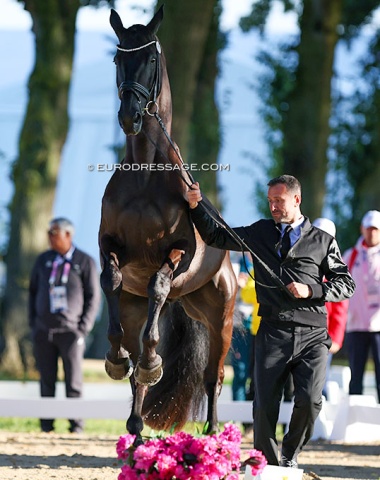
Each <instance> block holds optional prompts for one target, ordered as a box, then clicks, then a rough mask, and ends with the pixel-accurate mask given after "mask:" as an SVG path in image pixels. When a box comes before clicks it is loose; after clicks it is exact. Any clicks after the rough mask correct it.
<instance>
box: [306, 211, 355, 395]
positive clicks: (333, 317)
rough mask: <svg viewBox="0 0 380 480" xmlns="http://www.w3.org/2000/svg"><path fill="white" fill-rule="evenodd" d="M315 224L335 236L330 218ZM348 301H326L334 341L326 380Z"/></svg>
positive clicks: (339, 342)
mask: <svg viewBox="0 0 380 480" xmlns="http://www.w3.org/2000/svg"><path fill="white" fill-rule="evenodd" d="M313 225H314V226H315V227H318V228H320V229H321V230H324V231H325V232H327V233H329V234H330V235H331V236H332V237H335V234H336V228H335V224H334V222H333V221H331V220H329V219H328V218H317V219H316V220H314V222H313ZM348 303H349V300H343V301H342V302H334V303H333V302H326V304H325V305H326V309H327V330H328V332H329V335H330V337H331V341H332V344H331V347H330V351H329V359H328V362H327V371H326V382H327V381H328V379H329V370H330V365H331V361H332V357H333V355H334V354H335V353H337V352H339V350H340V349H341V348H342V345H343V340H344V332H345V330H346V323H347V312H348ZM323 395H324V396H325V398H326V399H328V395H327V389H326V384H325V386H324V388H323Z"/></svg>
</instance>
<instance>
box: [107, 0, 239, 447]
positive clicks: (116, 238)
mask: <svg viewBox="0 0 380 480" xmlns="http://www.w3.org/2000/svg"><path fill="white" fill-rule="evenodd" d="M162 18H163V9H162V7H161V8H160V9H159V10H158V11H157V13H156V14H155V15H154V17H153V18H152V20H151V21H150V22H149V23H148V25H146V26H144V25H133V26H132V27H130V28H128V29H125V28H124V27H123V24H122V21H121V19H120V17H119V15H118V14H117V13H116V12H115V11H114V10H112V11H111V18H110V23H111V25H112V28H113V29H114V31H115V33H116V35H117V37H118V39H119V44H118V46H117V53H116V56H115V60H114V61H115V64H116V68H117V75H116V81H117V87H118V92H119V97H120V110H119V113H118V118H119V123H120V126H121V128H122V129H123V131H124V133H125V134H126V135H127V148H126V156H125V159H124V160H123V162H122V164H121V168H120V169H119V170H116V171H115V173H114V174H113V176H112V178H111V179H110V181H109V183H108V185H107V187H106V190H105V193H104V196H103V201H102V218H101V224H100V231H99V246H100V254H101V261H102V268H103V270H102V273H101V285H102V288H103V291H104V293H105V296H106V299H107V303H108V312H109V328H108V339H109V341H110V344H111V347H110V350H109V351H108V353H107V355H106V371H107V373H108V375H109V376H110V377H111V378H113V379H122V378H125V377H128V376H131V386H132V393H133V404H132V412H131V415H130V417H129V419H128V421H127V429H128V431H129V432H130V433H133V434H136V435H137V438H136V441H140V440H141V430H142V429H143V419H144V422H145V423H147V424H148V425H150V426H151V427H152V428H155V429H160V430H162V429H164V430H167V429H169V428H173V427H174V428H175V429H177V430H178V429H180V428H181V427H183V425H184V424H185V423H186V421H187V420H188V419H190V417H191V414H193V415H194V413H196V411H197V408H198V407H199V406H200V405H201V402H202V400H203V398H204V395H205V393H206V394H207V397H208V408H207V422H208V424H207V425H208V427H207V430H208V431H214V430H217V422H218V420H217V398H218V396H219V394H220V391H221V388H222V384H223V379H224V360H225V357H226V355H227V352H228V349H229V346H230V341H231V335H232V316H233V308H234V301H235V295H236V279H235V275H234V272H233V270H232V267H231V263H230V260H229V255H228V253H226V252H224V251H220V250H217V249H214V248H210V247H208V246H206V245H205V244H204V243H203V241H202V240H201V238H200V236H199V235H198V233H197V232H196V230H195V229H194V226H193V224H192V222H191V219H190V215H189V208H188V204H187V202H186V201H185V200H184V193H185V191H186V188H187V186H186V182H185V181H184V180H185V177H186V172H184V171H183V170H182V161H181V158H180V155H179V151H178V149H177V148H176V147H175V146H174V144H173V143H172V142H171V140H170V131H171V122H172V106H171V93H170V85H169V80H168V75H167V71H166V62H165V57H164V54H163V52H162V50H161V46H160V43H159V41H158V39H157V37H156V32H157V30H158V28H159V26H160V24H161V21H162ZM165 130H166V134H164V132H165ZM145 322H146V325H145V328H144V330H143V327H144V324H145ZM142 331H143V335H142V339H141V332H142ZM140 345H142V347H141V346H140ZM161 377H162V378H161ZM193 418H194V416H193Z"/></svg>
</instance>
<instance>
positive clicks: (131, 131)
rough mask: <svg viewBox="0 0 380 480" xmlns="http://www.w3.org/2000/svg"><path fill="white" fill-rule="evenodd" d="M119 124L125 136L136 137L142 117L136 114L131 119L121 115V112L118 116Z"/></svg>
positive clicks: (140, 126) (139, 130)
mask: <svg viewBox="0 0 380 480" xmlns="http://www.w3.org/2000/svg"><path fill="white" fill-rule="evenodd" d="M118 118H119V124H120V127H121V128H122V130H123V132H124V133H125V134H126V135H138V134H139V133H140V132H141V128H142V121H143V116H142V114H141V113H140V112H136V113H135V114H134V115H133V117H131V116H129V115H127V116H126V115H123V114H122V110H121V109H120V110H119V114H118Z"/></svg>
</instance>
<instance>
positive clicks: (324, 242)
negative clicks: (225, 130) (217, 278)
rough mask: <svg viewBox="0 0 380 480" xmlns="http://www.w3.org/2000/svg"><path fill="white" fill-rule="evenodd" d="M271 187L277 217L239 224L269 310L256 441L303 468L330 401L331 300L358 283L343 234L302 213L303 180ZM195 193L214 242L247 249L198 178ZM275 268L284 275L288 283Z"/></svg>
mask: <svg viewBox="0 0 380 480" xmlns="http://www.w3.org/2000/svg"><path fill="white" fill-rule="evenodd" d="M268 186H269V188H268V202H269V209H270V213H271V215H272V218H273V219H271V220H259V221H258V222H255V223H253V224H252V225H249V226H247V227H239V228H234V229H233V230H234V231H235V233H236V234H238V235H239V237H240V238H241V239H243V240H244V242H245V244H246V245H247V246H248V247H249V248H250V249H251V250H252V252H253V258H252V260H253V263H254V269H255V280H256V292H257V300H258V302H259V304H260V308H259V315H260V316H261V317H262V319H261V323H260V327H259V330H258V332H257V335H256V340H255V342H256V344H255V350H256V351H255V372H254V381H255V405H254V446H255V448H256V449H258V450H261V451H262V452H263V453H264V455H265V456H266V458H267V460H268V463H269V464H271V465H279V464H280V465H281V466H285V467H292V468H297V455H298V454H299V452H300V451H301V449H302V447H303V446H304V445H305V444H306V443H307V441H308V440H309V439H310V437H311V435H312V433H313V428H314V422H315V420H316V418H317V416H318V414H319V412H320V410H321V408H322V388H323V385H324V382H325V373H326V363H327V358H328V352H329V348H330V346H331V340H330V337H329V335H328V333H327V323H326V307H325V302H337V301H341V300H343V299H344V298H349V297H351V295H352V294H353V293H354V290H355V283H354V281H353V280H352V277H351V275H350V274H349V272H348V269H347V266H346V264H345V263H344V262H343V260H342V258H341V254H340V250H339V247H338V244H337V242H336V240H335V238H333V237H331V235H328V234H327V233H325V232H323V231H321V230H319V229H317V228H315V227H313V226H312V225H311V223H310V221H309V219H308V218H306V217H304V216H303V215H302V213H301V209H300V205H301V185H300V183H299V182H298V180H297V179H296V178H295V177H293V176H290V175H282V176H280V177H277V178H274V179H272V180H271V181H270V182H269V183H268ZM187 199H188V202H189V205H190V209H191V210H190V211H191V216H192V219H193V221H194V224H195V226H196V228H197V229H198V231H199V233H200V234H201V236H202V238H203V239H204V240H205V242H206V243H207V244H209V245H211V246H214V247H216V248H221V249H226V250H240V249H241V246H240V244H239V242H238V241H237V240H235V239H233V238H232V237H231V235H230V234H229V232H228V231H227V230H226V229H225V228H222V227H220V225H219V224H218V223H217V222H215V221H214V219H213V218H211V217H210V215H209V214H208V213H207V212H206V210H205V209H204V208H202V205H198V202H200V201H201V200H202V196H201V192H200V190H199V185H198V184H194V185H192V188H191V189H190V190H189V191H188V192H187ZM258 258H259V259H261V261H262V262H264V263H265V264H266V266H264V265H263V263H262V262H261V261H258ZM268 270H272V271H273V272H274V273H275V274H276V276H277V277H278V278H280V279H281V280H282V283H283V285H282V286H281V287H279V284H278V282H277V283H276V282H275V281H274V278H273V276H272V275H270V274H269V273H268ZM324 277H326V280H327V281H326V282H324V281H323V279H324ZM289 373H291V374H292V377H293V382H294V403H295V406H294V409H293V413H292V417H291V420H290V425H289V430H288V433H287V434H286V435H285V436H284V439H283V443H282V452H281V459H280V461H279V458H278V451H277V440H276V424H277V420H278V415H279V407H280V401H281V397H282V393H283V389H284V384H285V382H286V379H287V378H288V376H289Z"/></svg>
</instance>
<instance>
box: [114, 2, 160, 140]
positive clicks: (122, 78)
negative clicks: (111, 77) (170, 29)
mask: <svg viewBox="0 0 380 480" xmlns="http://www.w3.org/2000/svg"><path fill="white" fill-rule="evenodd" d="M162 18H163V6H161V8H160V9H159V10H158V11H157V13H156V14H155V15H154V17H153V18H152V20H151V21H150V22H149V23H148V25H146V26H144V25H133V26H132V27H130V28H127V29H126V28H124V26H123V23H122V21H121V19H120V17H119V15H118V14H117V13H116V11H115V10H113V9H112V10H111V17H110V23H111V26H112V28H113V29H114V31H115V33H116V35H117V37H118V39H119V45H117V53H116V56H115V59H114V61H115V64H116V67H117V76H116V82H117V87H118V91H119V98H120V102H121V105H120V110H119V114H118V116H119V123H120V126H121V128H122V129H123V131H124V133H125V134H126V135H137V134H138V133H140V131H141V128H142V120H143V115H144V113H145V111H146V108H147V107H148V108H149V107H150V106H151V107H152V109H154V108H155V105H153V104H154V102H156V99H157V97H158V95H159V93H160V89H161V62H160V57H161V46H160V43H159V41H158V39H157V37H156V33H157V31H158V28H159V26H160V24H161V21H162ZM150 102H152V103H150Z"/></svg>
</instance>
